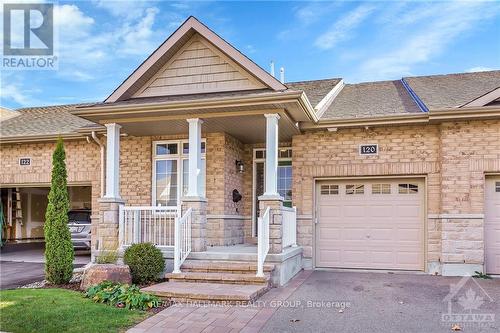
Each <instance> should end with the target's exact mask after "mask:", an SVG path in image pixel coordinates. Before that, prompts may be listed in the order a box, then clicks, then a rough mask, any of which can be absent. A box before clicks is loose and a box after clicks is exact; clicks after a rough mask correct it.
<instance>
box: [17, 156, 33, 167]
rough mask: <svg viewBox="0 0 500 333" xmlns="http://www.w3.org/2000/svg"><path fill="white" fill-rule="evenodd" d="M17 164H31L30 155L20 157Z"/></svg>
mask: <svg viewBox="0 0 500 333" xmlns="http://www.w3.org/2000/svg"><path fill="white" fill-rule="evenodd" d="M19 165H21V166H27V165H31V157H22V158H20V159H19Z"/></svg>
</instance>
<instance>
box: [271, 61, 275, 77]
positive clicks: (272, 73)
mask: <svg viewBox="0 0 500 333" xmlns="http://www.w3.org/2000/svg"><path fill="white" fill-rule="evenodd" d="M271 75H272V76H273V77H275V76H274V61H272V60H271Z"/></svg>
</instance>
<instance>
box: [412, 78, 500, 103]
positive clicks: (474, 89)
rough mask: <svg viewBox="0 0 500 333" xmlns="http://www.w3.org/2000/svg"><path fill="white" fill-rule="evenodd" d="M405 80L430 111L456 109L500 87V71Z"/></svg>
mask: <svg viewBox="0 0 500 333" xmlns="http://www.w3.org/2000/svg"><path fill="white" fill-rule="evenodd" d="M404 79H405V81H406V82H408V85H409V86H410V87H411V89H412V90H413V91H414V92H415V93H416V94H417V95H418V97H419V98H420V99H421V100H422V102H424V104H425V105H426V106H427V107H428V108H429V109H436V108H456V107H459V106H462V105H464V104H466V103H468V102H470V101H472V100H474V99H476V98H478V97H481V96H482V95H484V94H486V93H488V92H490V91H492V90H494V89H496V88H498V87H500V71H488V72H474V73H458V74H446V75H430V76H414V77H405V78H404Z"/></svg>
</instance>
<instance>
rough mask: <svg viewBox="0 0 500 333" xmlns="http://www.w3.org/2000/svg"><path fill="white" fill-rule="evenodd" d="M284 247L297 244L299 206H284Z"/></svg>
mask: <svg viewBox="0 0 500 333" xmlns="http://www.w3.org/2000/svg"><path fill="white" fill-rule="evenodd" d="M282 214H283V220H282V223H283V224H282V227H283V236H282V237H283V238H282V244H283V248H285V247H287V246H297V207H293V208H290V207H283V208H282Z"/></svg>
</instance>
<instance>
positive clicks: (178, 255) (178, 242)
mask: <svg viewBox="0 0 500 333" xmlns="http://www.w3.org/2000/svg"><path fill="white" fill-rule="evenodd" d="M192 218H193V209H192V208H189V209H188V210H187V211H186V212H185V213H184V215H182V217H177V218H176V219H175V240H174V244H175V245H174V270H173V273H180V272H181V265H182V263H183V262H184V260H186V258H187V256H188V255H189V253H190V252H191V220H192Z"/></svg>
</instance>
